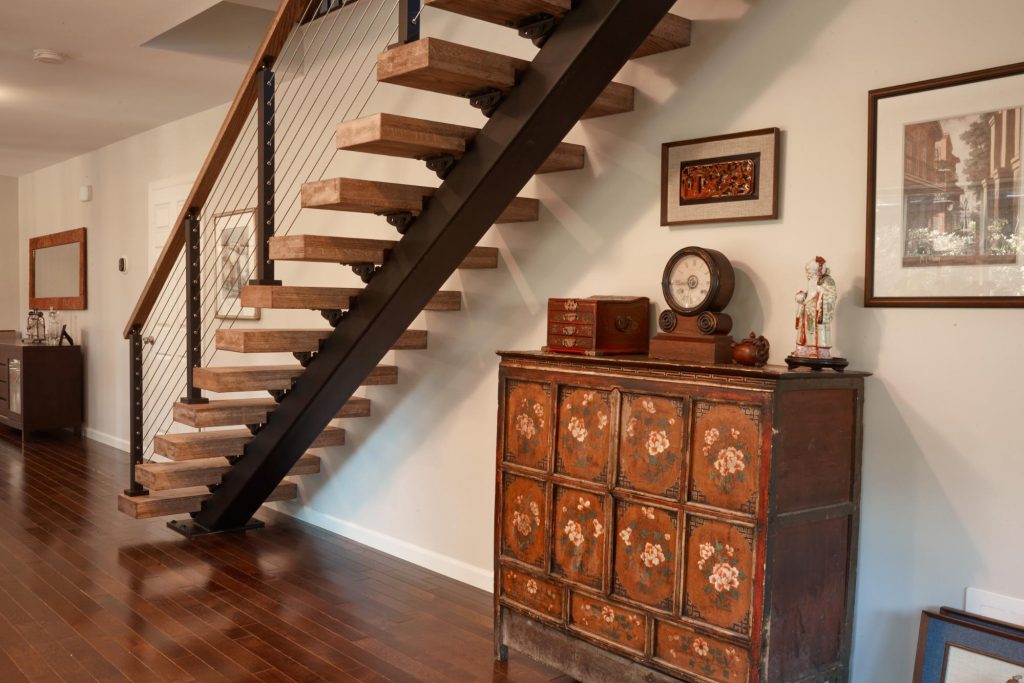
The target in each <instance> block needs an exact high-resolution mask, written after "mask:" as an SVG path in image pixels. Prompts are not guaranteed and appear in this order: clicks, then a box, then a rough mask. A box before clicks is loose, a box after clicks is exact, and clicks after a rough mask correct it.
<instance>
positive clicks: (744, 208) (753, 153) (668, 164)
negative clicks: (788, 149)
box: [661, 128, 782, 225]
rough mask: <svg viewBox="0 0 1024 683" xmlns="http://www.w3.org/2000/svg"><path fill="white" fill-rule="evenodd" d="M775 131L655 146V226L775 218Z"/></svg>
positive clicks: (777, 140)
mask: <svg viewBox="0 0 1024 683" xmlns="http://www.w3.org/2000/svg"><path fill="white" fill-rule="evenodd" d="M781 136H782V133H781V131H780V130H779V129H778V128H764V129H761V130H752V131H746V132H743V133H731V134H729V135H716V136H713V137H706V138H697V139H694V140H681V141H679V142H668V143H665V144H663V145H662V147H661V184H662V187H661V224H662V225H692V224H696V223H725V222H738V221H759V220H770V219H776V218H778V217H779V172H780V168H781V166H780V155H779V150H780V141H781Z"/></svg>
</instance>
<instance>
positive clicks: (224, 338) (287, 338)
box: [215, 327, 427, 353]
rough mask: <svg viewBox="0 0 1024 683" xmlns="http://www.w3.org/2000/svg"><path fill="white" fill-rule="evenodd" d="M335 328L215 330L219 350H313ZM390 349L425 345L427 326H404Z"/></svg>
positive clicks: (283, 351)
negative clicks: (417, 328)
mask: <svg viewBox="0 0 1024 683" xmlns="http://www.w3.org/2000/svg"><path fill="white" fill-rule="evenodd" d="M333 331H334V330H332V329H330V328H326V329H315V330H275V329H267V328H253V329H240V328H237V327H235V328H229V329H223V328H222V329H219V330H217V335H216V338H215V344H216V346H217V349H218V350H220V351H234V352H236V353H315V352H317V351H319V350H320V344H321V342H323V341H324V340H326V339H327V338H328V337H329V336H331V333H332V332H333ZM391 348H392V350H396V351H397V350H410V349H425V348H427V331H426V330H406V331H405V332H403V333H402V336H401V337H399V339H398V341H396V342H395V343H394V345H392V347H391Z"/></svg>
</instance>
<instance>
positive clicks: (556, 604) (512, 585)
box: [501, 567, 565, 623]
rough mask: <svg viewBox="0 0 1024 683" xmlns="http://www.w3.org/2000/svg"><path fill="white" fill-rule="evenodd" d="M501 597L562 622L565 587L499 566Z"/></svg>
mask: <svg viewBox="0 0 1024 683" xmlns="http://www.w3.org/2000/svg"><path fill="white" fill-rule="evenodd" d="M501 597H502V598H503V599H504V600H506V601H508V602H511V603H513V604H516V605H521V606H522V607H525V608H527V609H528V610H530V611H532V612H537V613H538V614H541V615H543V616H545V617H548V618H550V619H554V620H555V621H557V622H558V623H562V621H563V619H564V605H565V589H563V588H561V587H560V586H556V585H555V584H553V583H551V582H549V581H545V580H544V579H539V578H537V577H535V576H532V575H530V574H527V573H525V572H521V571H519V570H518V569H513V568H511V567H502V568H501Z"/></svg>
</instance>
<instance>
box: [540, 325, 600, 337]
mask: <svg viewBox="0 0 1024 683" xmlns="http://www.w3.org/2000/svg"><path fill="white" fill-rule="evenodd" d="M548 334H558V335H562V336H564V337H593V336H594V326H593V325H591V324H585V325H584V324H578V323H570V322H553V323H549V324H548Z"/></svg>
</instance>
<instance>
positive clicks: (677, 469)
mask: <svg viewBox="0 0 1024 683" xmlns="http://www.w3.org/2000/svg"><path fill="white" fill-rule="evenodd" d="M685 425H686V403H685V401H684V400H683V399H679V398H662V397H658V396H643V395H635V394H623V396H622V423H621V426H620V430H619V474H618V486H620V487H622V488H627V489H632V490H634V491H640V492H642V493H650V494H653V495H656V496H664V497H666V498H673V499H678V498H679V489H680V482H681V481H682V480H683V479H682V477H683V469H684V466H685V462H686V458H685V437H684V434H685Z"/></svg>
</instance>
